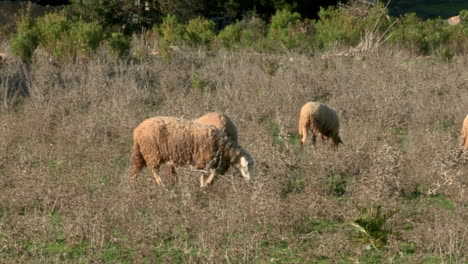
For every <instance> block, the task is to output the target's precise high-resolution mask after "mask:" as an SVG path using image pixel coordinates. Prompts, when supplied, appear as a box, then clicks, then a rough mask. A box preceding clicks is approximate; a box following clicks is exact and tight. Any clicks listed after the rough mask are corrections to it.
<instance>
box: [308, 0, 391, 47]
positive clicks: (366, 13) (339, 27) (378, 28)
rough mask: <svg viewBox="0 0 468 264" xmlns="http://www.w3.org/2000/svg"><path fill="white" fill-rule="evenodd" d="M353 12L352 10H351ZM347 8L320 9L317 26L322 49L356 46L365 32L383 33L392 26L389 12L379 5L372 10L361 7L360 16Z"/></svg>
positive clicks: (317, 37) (317, 34) (318, 44)
mask: <svg viewBox="0 0 468 264" xmlns="http://www.w3.org/2000/svg"><path fill="white" fill-rule="evenodd" d="M351 10H352V9H351ZM351 10H348V9H345V8H335V7H332V6H330V7H328V8H327V9H324V8H320V11H319V13H318V16H319V17H320V20H319V21H318V22H317V23H316V24H315V27H316V42H317V46H318V47H319V48H320V49H328V48H330V47H331V46H333V45H345V46H356V45H357V44H359V42H360V41H361V39H362V37H363V36H365V32H371V31H372V32H380V33H383V32H385V30H387V29H388V28H389V26H390V24H391V22H392V21H391V20H389V19H387V14H388V10H387V8H386V7H385V6H384V5H383V4H382V3H379V4H377V5H375V6H373V7H371V8H364V7H360V8H359V10H361V12H359V13H358V14H355V13H353V12H352V11H351Z"/></svg>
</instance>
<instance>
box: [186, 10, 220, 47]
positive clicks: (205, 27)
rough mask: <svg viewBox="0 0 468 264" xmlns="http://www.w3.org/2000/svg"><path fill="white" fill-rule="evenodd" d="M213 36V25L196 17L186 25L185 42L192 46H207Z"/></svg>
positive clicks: (211, 22) (209, 21)
mask: <svg viewBox="0 0 468 264" xmlns="http://www.w3.org/2000/svg"><path fill="white" fill-rule="evenodd" d="M214 36H215V23H214V22H213V21H211V20H207V19H204V18H202V17H198V18H195V19H192V20H190V21H189V23H188V25H187V41H188V43H189V44H190V45H192V46H200V45H209V44H210V43H211V41H212V40H213V39H214Z"/></svg>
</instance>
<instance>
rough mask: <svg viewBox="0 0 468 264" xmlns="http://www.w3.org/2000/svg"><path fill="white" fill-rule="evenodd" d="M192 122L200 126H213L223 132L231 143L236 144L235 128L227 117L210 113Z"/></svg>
mask: <svg viewBox="0 0 468 264" xmlns="http://www.w3.org/2000/svg"><path fill="white" fill-rule="evenodd" d="M193 121H194V122H197V123H200V124H206V125H213V126H215V127H216V128H217V129H219V130H221V131H223V132H225V133H226V134H227V135H228V137H230V138H231V139H232V141H234V142H236V143H238V137H237V128H236V126H235V125H234V123H233V122H232V121H231V119H230V118H229V117H228V116H227V115H224V114H221V113H216V112H212V113H208V114H206V115H204V116H202V117H199V118H197V119H195V120H193Z"/></svg>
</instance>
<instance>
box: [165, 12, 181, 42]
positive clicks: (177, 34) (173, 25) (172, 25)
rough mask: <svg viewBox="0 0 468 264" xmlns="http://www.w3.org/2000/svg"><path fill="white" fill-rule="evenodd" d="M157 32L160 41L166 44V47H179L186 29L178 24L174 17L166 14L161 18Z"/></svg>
mask: <svg viewBox="0 0 468 264" xmlns="http://www.w3.org/2000/svg"><path fill="white" fill-rule="evenodd" d="M159 32H160V34H161V37H162V40H161V41H164V42H166V44H167V45H179V44H182V42H183V40H184V36H185V34H186V28H185V26H184V25H182V24H180V23H179V21H178V20H177V17H176V16H174V15H171V14H168V15H167V16H166V17H165V18H163V21H162V24H161V26H160V27H159Z"/></svg>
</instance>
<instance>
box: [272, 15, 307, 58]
mask: <svg viewBox="0 0 468 264" xmlns="http://www.w3.org/2000/svg"><path fill="white" fill-rule="evenodd" d="M300 21H301V15H300V14H299V13H291V12H290V11H289V10H279V11H277V12H276V14H275V15H274V16H273V17H272V18H271V24H270V28H269V31H268V37H269V38H270V39H271V40H272V41H273V42H274V43H275V44H276V45H278V44H280V45H281V46H282V47H283V48H285V49H291V48H293V47H295V46H296V45H297V41H296V38H294V36H293V35H292V34H290V28H292V27H294V26H296V25H297V24H298V23H299V22H300Z"/></svg>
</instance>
